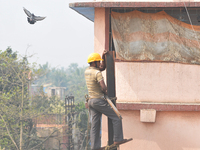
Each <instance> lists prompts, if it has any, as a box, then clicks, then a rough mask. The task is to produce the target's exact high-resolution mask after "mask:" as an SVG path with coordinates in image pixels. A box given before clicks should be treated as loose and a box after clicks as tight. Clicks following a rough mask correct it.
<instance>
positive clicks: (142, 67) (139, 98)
mask: <svg viewBox="0 0 200 150" xmlns="http://www.w3.org/2000/svg"><path fill="white" fill-rule="evenodd" d="M115 69H116V72H115V73H116V96H117V98H118V102H162V103H163V102H165V103H166V102H171V103H179V102H180V103H196V102H200V93H199V91H200V80H199V76H200V66H199V65H189V64H178V63H154V62H152V63H141V62H116V63H115Z"/></svg>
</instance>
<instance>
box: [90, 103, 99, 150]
mask: <svg viewBox="0 0 200 150" xmlns="http://www.w3.org/2000/svg"><path fill="white" fill-rule="evenodd" d="M92 103H93V101H92V100H89V109H90V116H91V119H92V122H91V131H90V140H91V149H92V150H95V149H99V148H100V147H101V136H100V127H101V116H102V113H101V112H98V111H97V110H95V109H94V108H93V107H91V104H92Z"/></svg>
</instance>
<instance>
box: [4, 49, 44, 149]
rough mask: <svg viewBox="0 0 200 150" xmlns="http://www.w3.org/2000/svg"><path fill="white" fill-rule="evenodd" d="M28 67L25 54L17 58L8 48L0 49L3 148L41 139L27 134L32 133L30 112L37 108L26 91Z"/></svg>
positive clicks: (27, 143)
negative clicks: (34, 107) (33, 105)
mask: <svg viewBox="0 0 200 150" xmlns="http://www.w3.org/2000/svg"><path fill="white" fill-rule="evenodd" d="M31 69H32V68H31V67H30V66H29V64H28V61H27V57H22V58H21V59H20V58H18V56H17V53H16V52H13V51H12V49H11V48H7V49H6V51H0V77H1V78H0V93H1V94H0V146H1V147H3V148H5V149H20V145H21V149H27V148H28V147H30V145H35V144H38V143H39V141H41V140H40V139H39V138H30V137H31V136H33V137H34V136H36V132H35V130H34V129H33V122H32V116H34V114H35V112H37V111H36V110H33V107H32V106H31V105H30V101H29V95H28V84H29V80H28V74H29V72H30V70H31ZM21 133H22V134H21ZM20 143H21V144H20Z"/></svg>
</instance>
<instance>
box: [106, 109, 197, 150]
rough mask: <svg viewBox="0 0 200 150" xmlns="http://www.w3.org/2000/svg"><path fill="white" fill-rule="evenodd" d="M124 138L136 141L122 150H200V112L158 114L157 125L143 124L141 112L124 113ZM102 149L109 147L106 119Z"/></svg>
mask: <svg viewBox="0 0 200 150" xmlns="http://www.w3.org/2000/svg"><path fill="white" fill-rule="evenodd" d="M120 112H121V114H122V117H123V131H124V138H133V140H132V141H131V142H128V143H126V144H124V145H121V146H120V150H197V149H200V142H199V140H198V139H199V135H200V130H199V125H200V119H199V117H200V112H157V114H156V115H157V116H156V122H155V123H143V122H140V112H139V111H120ZM102 128H103V133H102V135H103V138H102V141H103V143H102V145H106V144H107V118H106V117H103V124H102Z"/></svg>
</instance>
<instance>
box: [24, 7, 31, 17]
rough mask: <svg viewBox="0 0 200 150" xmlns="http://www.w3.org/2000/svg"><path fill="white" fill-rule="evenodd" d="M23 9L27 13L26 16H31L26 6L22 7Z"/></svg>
mask: <svg viewBox="0 0 200 150" xmlns="http://www.w3.org/2000/svg"><path fill="white" fill-rule="evenodd" d="M23 9H24V12H25V13H26V14H27V16H28V17H31V13H30V11H28V10H27V9H26V8H24V7H23Z"/></svg>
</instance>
